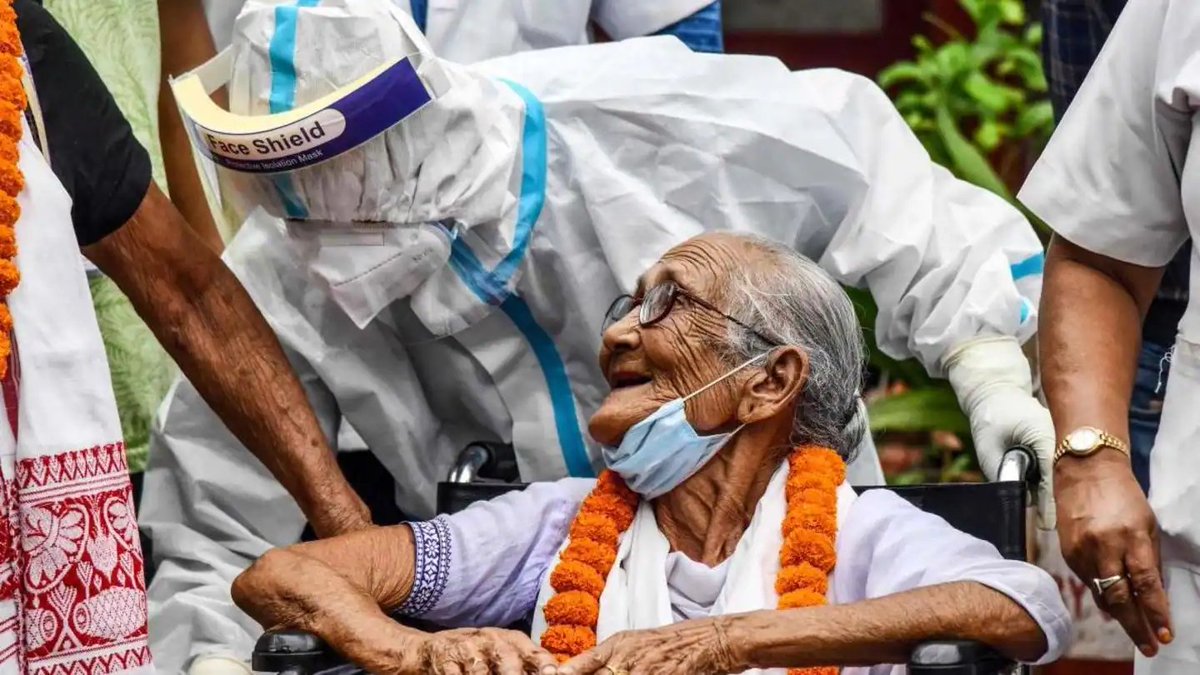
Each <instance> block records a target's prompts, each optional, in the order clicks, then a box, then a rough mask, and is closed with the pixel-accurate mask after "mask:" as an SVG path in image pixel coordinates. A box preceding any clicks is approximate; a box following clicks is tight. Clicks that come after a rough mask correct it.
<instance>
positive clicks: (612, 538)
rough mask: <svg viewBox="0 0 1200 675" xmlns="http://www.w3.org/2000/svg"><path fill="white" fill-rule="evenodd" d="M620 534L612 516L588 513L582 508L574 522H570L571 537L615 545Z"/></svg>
mask: <svg viewBox="0 0 1200 675" xmlns="http://www.w3.org/2000/svg"><path fill="white" fill-rule="evenodd" d="M620 535H621V533H620V532H618V531H617V524H616V523H614V522H613V521H612V518H609V517H608V516H604V515H601V514H599V513H588V512H587V511H586V510H584V509H580V511H579V515H577V516H575V522H573V523H571V535H570V536H571V539H591V540H592V541H595V542H597V543H599V544H604V545H606V546H612V547H616V545H617V538H618V537H620Z"/></svg>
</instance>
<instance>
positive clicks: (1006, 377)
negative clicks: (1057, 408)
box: [945, 338, 1054, 529]
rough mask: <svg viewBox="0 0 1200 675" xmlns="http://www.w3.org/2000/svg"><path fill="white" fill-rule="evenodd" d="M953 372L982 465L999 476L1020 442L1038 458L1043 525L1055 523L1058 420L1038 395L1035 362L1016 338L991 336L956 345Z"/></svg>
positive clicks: (991, 476)
mask: <svg viewBox="0 0 1200 675" xmlns="http://www.w3.org/2000/svg"><path fill="white" fill-rule="evenodd" d="M945 367H946V371H947V376H948V377H949V379H950V383H951V385H953V387H954V393H955V394H957V395H958V401H959V404H960V405H961V406H962V409H963V411H964V412H965V413H966V414H967V418H968V419H969V420H970V422H971V436H972V438H974V440H975V453H976V455H977V456H978V457H979V466H980V467H981V468H982V469H983V473H984V475H985V476H987V478H988V480H996V478H997V474H998V473H999V471H1000V460H1001V459H1002V458H1003V457H1004V453H1005V452H1006V451H1008V450H1009V449H1010V448H1012V447H1014V446H1021V447H1025V448H1028V449H1029V450H1031V451H1032V452H1033V453H1034V455H1036V456H1037V460H1038V470H1039V483H1038V495H1037V497H1038V499H1037V507H1038V524H1039V525H1040V526H1041V527H1043V528H1045V529H1052V528H1053V527H1054V487H1053V478H1052V476H1053V466H1054V422H1053V421H1052V420H1051V419H1050V411H1049V410H1047V409H1046V408H1045V406H1043V405H1042V404H1041V403H1039V402H1038V401H1037V399H1035V398H1034V397H1033V379H1032V376H1031V374H1030V369H1029V362H1028V361H1027V360H1026V359H1025V355H1024V353H1022V351H1021V346H1020V344H1018V343H1017V341H1016V340H1015V339H1013V338H985V339H981V340H976V341H973V342H969V343H967V344H965V345H963V346H961V347H959V348H958V349H955V350H954V351H953V352H952V353H951V354H950V355H949V356H947V358H946V361H945Z"/></svg>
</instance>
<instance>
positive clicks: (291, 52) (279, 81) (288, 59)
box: [267, 0, 321, 220]
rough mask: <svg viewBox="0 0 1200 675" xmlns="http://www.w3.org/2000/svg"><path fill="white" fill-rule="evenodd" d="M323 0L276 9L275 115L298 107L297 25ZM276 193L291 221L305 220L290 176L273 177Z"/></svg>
mask: <svg viewBox="0 0 1200 675" xmlns="http://www.w3.org/2000/svg"><path fill="white" fill-rule="evenodd" d="M320 2H321V0H296V4H294V5H281V6H279V7H276V8H275V32H274V33H272V34H271V42H270V44H269V45H268V47H267V53H268V56H269V57H270V64H271V95H270V98H269V99H268V104H269V105H270V110H271V114H272V115H274V114H276V113H281V112H287V111H289V110H291V109H292V108H294V107H296V22H297V19H298V18H299V16H300V8H302V7H316V6H317V5H318V4H320ZM271 182H272V183H273V184H274V185H275V191H276V192H278V193H279V199H280V200H281V201H282V202H283V210H284V213H286V214H287V217H288V218H292V219H296V220H299V219H304V218H307V217H308V209H306V208H305V207H304V203H303V202H302V201H300V198H299V197H297V195H296V191H295V188H294V186H293V185H292V177H291V175H290V174H286V173H282V174H275V175H274V176H272V177H271Z"/></svg>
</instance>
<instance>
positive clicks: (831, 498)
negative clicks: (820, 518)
mask: <svg viewBox="0 0 1200 675" xmlns="http://www.w3.org/2000/svg"><path fill="white" fill-rule="evenodd" d="M787 502H788V504H789V505H791V504H804V505H806V506H808V507H811V508H813V509H824V510H825V511H827V512H829V513H837V488H835V487H832V484H831V486H830V487H827V488H823V489H820V490H817V489H811V488H810V489H807V490H795V491H792V490H788V494H787Z"/></svg>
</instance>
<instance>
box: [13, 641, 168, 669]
mask: <svg viewBox="0 0 1200 675" xmlns="http://www.w3.org/2000/svg"><path fill="white" fill-rule="evenodd" d="M152 664H153V661H152V660H151V658H150V648H149V647H145V646H142V647H135V648H132V649H123V650H118V651H115V652H113V653H111V654H104V655H101V656H94V657H91V658H87V659H84V660H81V661H74V662H72V663H69V664H62V663H57V664H47V665H42V666H39V665H36V664H35V665H34V666H33V667H31V668H30V669H29V675H80V674H81V673H86V674H87V675H108V673H119V672H121V671H125V670H133V669H134V668H141V667H149V666H151V665H152Z"/></svg>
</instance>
